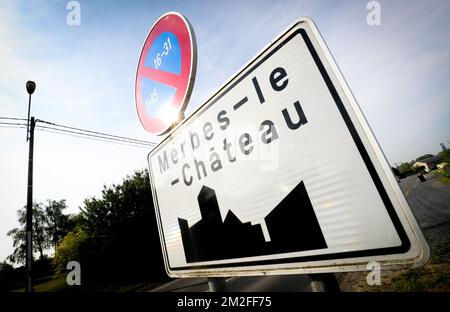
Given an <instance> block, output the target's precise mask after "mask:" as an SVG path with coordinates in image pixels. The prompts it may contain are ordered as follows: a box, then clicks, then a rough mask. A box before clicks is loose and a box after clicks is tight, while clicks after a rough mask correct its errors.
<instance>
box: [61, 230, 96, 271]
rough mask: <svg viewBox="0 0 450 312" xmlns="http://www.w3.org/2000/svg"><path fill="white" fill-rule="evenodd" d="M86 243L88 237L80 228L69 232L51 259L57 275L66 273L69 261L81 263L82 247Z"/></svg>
mask: <svg viewBox="0 0 450 312" xmlns="http://www.w3.org/2000/svg"><path fill="white" fill-rule="evenodd" d="M87 241H88V235H87V233H86V231H85V230H83V228H81V227H77V228H76V229H74V230H73V231H71V232H69V233H68V234H67V235H66V236H64V238H63V239H62V241H61V242H60V243H59V244H58V247H57V248H56V250H55V257H54V258H53V266H54V268H55V270H56V272H58V273H62V272H65V271H66V265H67V263H68V262H70V261H78V262H83V261H82V259H83V253H82V251H83V247H84V245H85V244H86V242H87Z"/></svg>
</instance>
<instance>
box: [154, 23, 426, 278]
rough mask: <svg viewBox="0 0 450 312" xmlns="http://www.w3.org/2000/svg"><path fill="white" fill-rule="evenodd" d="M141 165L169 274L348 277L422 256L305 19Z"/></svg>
mask: <svg viewBox="0 0 450 312" xmlns="http://www.w3.org/2000/svg"><path fill="white" fill-rule="evenodd" d="M148 161H149V168H150V173H151V175H150V181H151V185H152V191H153V198H154V204H155V209H156V214H157V219H158V227H159V231H160V236H161V243H162V248H163V253H164V259H165V263H166V269H167V272H168V274H169V275H170V276H173V277H188V276H233V275H256V274H289V273H314V272H336V271H353V270H366V269H367V264H368V263H369V262H370V261H372V260H375V261H378V262H379V263H380V266H381V267H383V266H390V267H405V266H412V265H416V266H417V265H421V264H423V263H424V262H426V261H427V259H428V257H429V250H428V246H427V244H426V242H425V240H424V238H423V235H422V233H421V231H420V229H419V227H418V225H417V223H416V221H415V219H414V217H413V215H412V213H411V210H410V208H409V207H408V204H407V202H406V200H405V198H404V196H403V194H402V192H401V190H400V188H399V186H398V184H397V182H396V180H395V177H394V176H393V175H392V173H391V171H390V167H389V165H388V163H387V162H386V160H385V158H384V156H383V154H382V152H381V150H380V147H379V146H378V145H377V142H376V140H375V138H374V136H373V134H372V133H371V131H370V129H369V126H368V125H367V123H366V121H365V119H364V117H363V115H362V113H361V111H360V109H359V107H358V105H357V103H356V101H355V99H354V98H353V96H352V94H351V92H350V90H349V88H348V87H347V85H346V83H345V81H344V79H343V77H342V75H341V74H340V72H339V70H338V68H337V66H336V64H335V63H334V61H333V59H332V57H331V55H330V53H329V51H328V50H327V48H326V46H325V43H324V42H323V40H322V38H321V36H320V34H319V32H318V30H317V29H316V27H315V25H314V24H313V22H312V21H311V20H309V19H300V20H299V21H298V22H296V23H295V24H294V25H293V26H292V27H290V28H289V29H288V30H287V31H286V32H285V33H284V34H282V35H281V36H280V37H278V38H277V39H275V40H274V41H273V43H272V44H271V45H270V46H268V47H267V48H265V49H263V50H262V52H260V53H259V54H258V55H257V56H256V57H255V58H254V59H253V60H251V61H250V62H249V63H248V64H247V65H246V66H245V67H244V68H243V69H242V70H240V71H239V72H238V73H237V74H236V75H235V76H234V77H233V78H231V79H230V80H229V81H228V82H227V83H226V84H225V85H224V86H222V87H221V88H220V89H219V90H218V91H217V92H216V93H215V94H214V95H213V96H212V97H211V98H210V99H209V100H208V101H207V102H206V103H205V104H204V105H203V106H201V107H200V108H199V109H198V110H197V111H196V112H195V113H194V114H193V115H192V116H190V117H189V118H188V119H187V120H186V121H185V122H183V123H182V124H180V125H179V126H177V127H176V128H175V129H174V130H173V131H172V133H171V135H170V137H167V138H166V139H165V140H163V141H162V142H161V143H160V144H159V145H158V146H157V147H156V148H155V149H154V150H153V151H151V152H150V154H149V157H148Z"/></svg>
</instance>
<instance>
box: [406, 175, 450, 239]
mask: <svg viewBox="0 0 450 312" xmlns="http://www.w3.org/2000/svg"><path fill="white" fill-rule="evenodd" d="M424 176H425V178H426V179H427V181H425V182H420V181H419V179H418V178H417V175H413V176H409V177H407V178H405V179H402V180H400V183H399V184H400V187H401V189H402V191H403V193H404V194H405V196H406V199H407V200H408V203H409V205H410V207H411V210H412V212H413V213H414V216H415V217H416V220H417V222H418V223H419V225H420V227H421V229H422V232H423V234H424V235H425V238H426V239H427V242H428V244H429V245H430V247H431V246H434V245H435V244H437V243H438V242H440V241H441V240H442V239H445V238H446V236H448V235H449V233H450V185H448V184H447V185H446V184H443V183H441V181H440V180H439V178H438V177H436V176H434V175H430V174H425V175H424Z"/></svg>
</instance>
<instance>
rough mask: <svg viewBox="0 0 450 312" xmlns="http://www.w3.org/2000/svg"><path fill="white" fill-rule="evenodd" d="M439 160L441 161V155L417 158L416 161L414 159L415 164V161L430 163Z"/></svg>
mask: <svg viewBox="0 0 450 312" xmlns="http://www.w3.org/2000/svg"><path fill="white" fill-rule="evenodd" d="M441 161H442V157H441V156H433V157H430V158H426V159H422V160H418V161H416V164H417V163H425V164H432V163H439V162H441Z"/></svg>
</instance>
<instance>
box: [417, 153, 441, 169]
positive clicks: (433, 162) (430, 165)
mask: <svg viewBox="0 0 450 312" xmlns="http://www.w3.org/2000/svg"><path fill="white" fill-rule="evenodd" d="M441 162H442V157H441V156H433V157H430V158H426V159H422V160H419V161H416V162H415V163H414V165H412V166H413V168H418V167H423V168H424V170H425V171H426V172H430V171H431V170H434V169H438V167H439V164H440V163H441Z"/></svg>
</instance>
